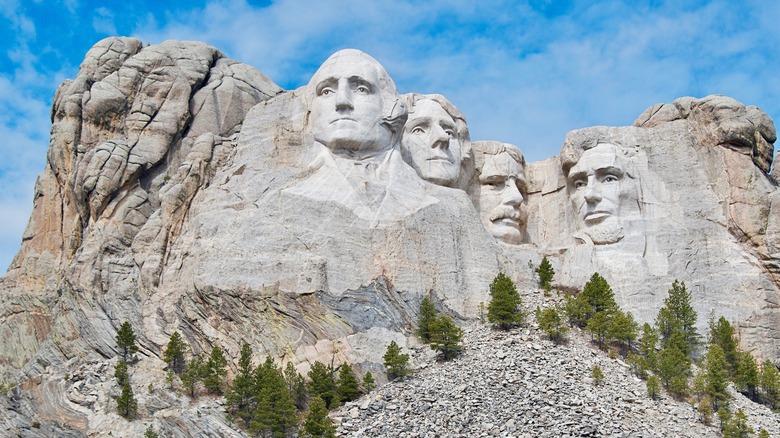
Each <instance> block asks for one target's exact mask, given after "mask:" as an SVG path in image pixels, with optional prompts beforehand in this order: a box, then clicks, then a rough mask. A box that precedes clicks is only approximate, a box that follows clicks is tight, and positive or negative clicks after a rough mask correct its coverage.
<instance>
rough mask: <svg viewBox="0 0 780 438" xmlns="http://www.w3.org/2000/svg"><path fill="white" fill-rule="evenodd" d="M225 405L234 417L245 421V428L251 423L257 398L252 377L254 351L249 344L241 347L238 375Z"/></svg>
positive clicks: (226, 397)
mask: <svg viewBox="0 0 780 438" xmlns="http://www.w3.org/2000/svg"><path fill="white" fill-rule="evenodd" d="M225 404H226V405H227V408H228V412H230V413H231V415H233V416H234V417H237V418H241V419H242V420H244V426H245V427H249V422H250V420H251V418H252V414H253V413H254V410H255V406H256V405H257V398H256V397H255V382H254V378H253V376H252V350H251V349H250V348H249V345H248V344H244V345H243V346H242V347H241V354H240V356H239V359H238V373H237V374H236V377H235V379H233V384H232V386H231V388H230V390H229V391H228V392H227V394H225Z"/></svg>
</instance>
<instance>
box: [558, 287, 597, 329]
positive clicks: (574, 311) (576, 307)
mask: <svg viewBox="0 0 780 438" xmlns="http://www.w3.org/2000/svg"><path fill="white" fill-rule="evenodd" d="M564 310H565V311H566V318H567V319H568V321H569V325H570V326H572V327H574V326H577V327H580V328H583V327H585V326H587V325H588V320H589V319H590V317H591V316H592V315H593V306H591V305H590V303H588V300H587V299H585V297H584V296H583V295H582V294H580V295H577V296H576V297H566V303H565V304H564Z"/></svg>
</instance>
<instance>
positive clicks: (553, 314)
mask: <svg viewBox="0 0 780 438" xmlns="http://www.w3.org/2000/svg"><path fill="white" fill-rule="evenodd" d="M536 322H538V323H539V328H540V329H541V330H542V331H543V332H545V333H546V334H547V337H549V338H550V340H551V341H553V342H555V343H556V344H560V343H561V342H563V340H564V337H565V336H566V332H568V331H569V328H568V327H566V324H564V322H563V318H562V317H561V309H560V308H558V307H545V308H544V309H541V308H539V307H537V308H536Z"/></svg>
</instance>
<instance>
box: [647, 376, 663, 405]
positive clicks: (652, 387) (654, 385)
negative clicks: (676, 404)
mask: <svg viewBox="0 0 780 438" xmlns="http://www.w3.org/2000/svg"><path fill="white" fill-rule="evenodd" d="M647 396H648V397H650V398H651V399H652V400H658V398H659V397H660V396H661V382H660V381H659V380H658V377H657V376H655V375H652V376H650V377H648V378H647Z"/></svg>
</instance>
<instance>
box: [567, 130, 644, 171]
mask: <svg viewBox="0 0 780 438" xmlns="http://www.w3.org/2000/svg"><path fill="white" fill-rule="evenodd" d="M574 133H575V134H577V135H567V136H566V140H565V141H564V143H563V148H562V149H561V155H560V157H561V167H562V168H563V174H564V176H566V177H568V176H569V170H570V169H571V168H572V167H574V165H575V164H577V162H578V161H580V158H582V154H584V153H585V151H587V150H589V149H593V148H595V147H596V146H599V145H611V146H614V147H615V157H616V158H617V160H619V161H620V163H621V165H622V167H623V171H624V172H625V173H626V175H627V176H629V177H630V178H636V170H635V169H634V167H635V166H634V165H633V158H635V157H636V156H637V153H638V150H639V146H638V145H637V144H636V140H635V139H633V138H630V137H631V136H623V138H612V137H613V136H611V135H608V134H604V133H595V132H594V131H588V134H590V135H585V136H583V135H581V131H574ZM627 144H631V145H632V147H626V146H625V145H627Z"/></svg>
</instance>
